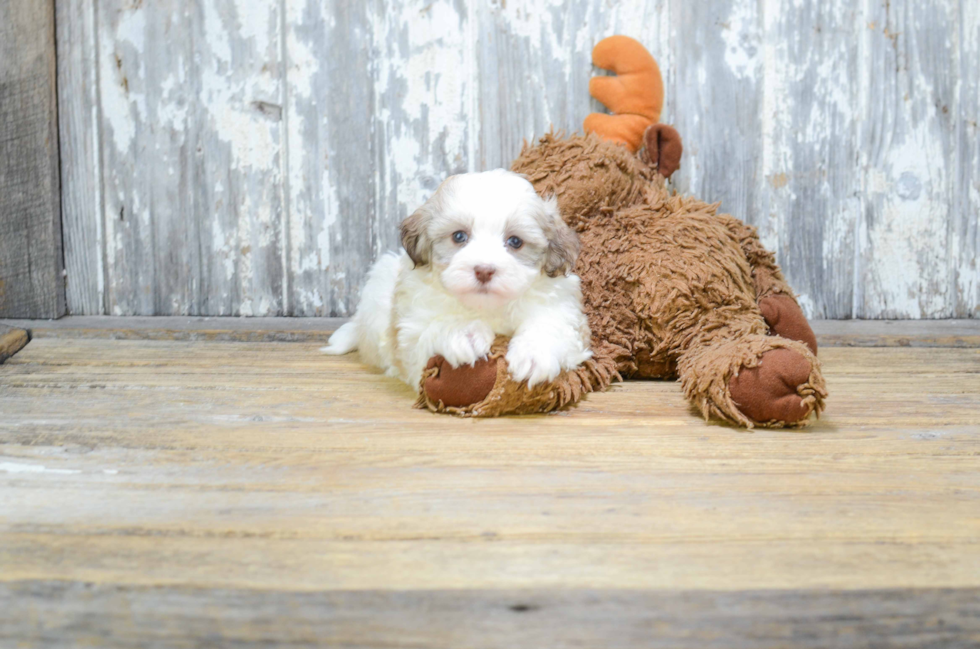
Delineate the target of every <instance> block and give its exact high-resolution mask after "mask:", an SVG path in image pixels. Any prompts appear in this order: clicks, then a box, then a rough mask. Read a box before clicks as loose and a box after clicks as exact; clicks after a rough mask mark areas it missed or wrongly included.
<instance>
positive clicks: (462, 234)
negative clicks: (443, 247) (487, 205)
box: [453, 230, 470, 243]
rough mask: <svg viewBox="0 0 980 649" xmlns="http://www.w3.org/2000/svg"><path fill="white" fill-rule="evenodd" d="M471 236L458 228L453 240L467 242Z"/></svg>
mask: <svg viewBox="0 0 980 649" xmlns="http://www.w3.org/2000/svg"><path fill="white" fill-rule="evenodd" d="M469 238H470V237H469V235H468V234H466V233H465V232H463V231H462V230H456V231H455V232H453V241H455V242H456V243H466V240H467V239H469Z"/></svg>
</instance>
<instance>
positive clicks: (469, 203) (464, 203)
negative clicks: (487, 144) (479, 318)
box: [402, 170, 579, 309]
mask: <svg viewBox="0 0 980 649" xmlns="http://www.w3.org/2000/svg"><path fill="white" fill-rule="evenodd" d="M402 245H403V246H404V247H405V250H406V251H407V252H408V254H409V256H410V257H411V258H412V261H414V262H415V265H416V266H431V267H433V268H434V269H435V270H436V271H437V272H438V273H439V278H440V280H441V282H442V285H443V287H444V288H445V289H446V290H447V291H448V292H449V293H451V294H453V295H455V296H456V297H457V298H458V299H459V300H460V301H461V302H462V303H463V304H465V305H467V306H469V307H470V308H476V309H492V308H499V307H501V306H503V305H505V304H506V303H507V302H509V301H511V300H513V299H515V298H517V297H518V296H520V295H521V294H522V293H524V291H525V290H527V288H528V287H529V286H530V285H531V283H532V282H534V280H535V279H537V278H538V277H540V276H541V275H542V274H545V275H548V276H551V277H556V276H558V275H561V274H564V273H567V272H568V271H570V270H571V268H572V267H573V266H574V265H575V259H576V257H577V256H578V250H579V244H578V237H577V236H576V234H575V233H574V232H573V231H572V230H571V229H570V228H569V227H568V226H566V225H565V222H564V221H563V220H562V218H561V216H560V215H559V213H558V205H557V203H556V201H555V200H554V199H553V198H552V199H550V200H547V201H545V200H542V199H541V197H539V196H538V195H537V194H536V193H535V191H534V188H533V187H532V186H531V183H529V182H528V181H527V180H525V179H524V178H523V177H521V176H519V175H517V174H515V173H512V172H509V171H504V170H495V171H487V172H484V173H473V174H461V175H458V176H451V177H450V178H448V179H447V180H446V181H445V182H444V183H442V185H440V186H439V189H437V190H436V193H435V194H434V195H433V196H432V198H430V199H429V200H428V201H427V202H426V203H425V205H423V206H422V207H421V208H419V209H418V210H417V211H416V212H415V213H414V214H412V215H411V216H410V217H408V218H407V219H405V221H404V222H403V223H402Z"/></svg>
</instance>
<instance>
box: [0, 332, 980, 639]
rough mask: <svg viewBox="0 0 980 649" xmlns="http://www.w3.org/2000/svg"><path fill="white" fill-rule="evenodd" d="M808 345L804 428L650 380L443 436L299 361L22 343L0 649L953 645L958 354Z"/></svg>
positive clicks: (13, 382) (276, 351)
mask: <svg viewBox="0 0 980 649" xmlns="http://www.w3.org/2000/svg"><path fill="white" fill-rule="evenodd" d="M821 356H822V358H823V362H824V368H825V372H826V375H827V380H828V386H829V388H830V391H831V393H832V395H833V400H832V401H831V406H830V409H829V410H828V411H827V413H826V416H825V417H824V418H823V419H822V420H821V421H820V422H818V423H817V424H815V425H814V426H813V427H812V428H810V429H808V430H807V431H805V432H792V431H772V430H760V431H755V432H752V433H748V432H745V431H740V430H736V429H733V428H730V427H727V426H720V425H715V424H705V423H704V422H703V421H701V420H700V419H699V418H698V417H697V416H696V414H694V413H693V412H692V411H691V410H690V409H689V408H688V406H687V404H686V403H685V401H684V398H683V395H682V394H681V391H680V388H679V386H678V384H677V383H675V382H631V383H626V384H623V385H620V386H617V387H615V388H614V389H612V390H611V391H609V392H607V393H603V394H597V395H591V396H590V397H589V398H588V399H587V400H586V401H585V402H584V403H582V404H581V405H580V406H579V407H577V408H575V409H573V410H571V411H569V412H565V413H558V414H553V415H547V416H534V417H523V418H504V419H495V420H487V421H475V420H459V419H455V418H450V417H440V416H433V415H431V414H430V413H427V412H423V411H418V410H413V409H411V407H410V404H411V401H412V393H411V390H410V389H408V388H407V387H406V386H404V385H401V384H400V383H398V382H397V381H395V380H393V379H389V378H386V377H383V376H381V375H379V374H378V373H376V372H374V371H371V370H369V369H367V368H365V367H363V366H361V365H360V363H359V362H358V359H357V356H356V355H351V356H346V357H339V358H338V357H327V356H323V355H320V354H317V353H316V345H314V344H302V343H291V344H279V343H255V344H253V343H232V342H228V343H222V342H173V341H112V340H83V339H44V338H40V339H36V340H35V341H34V342H32V343H31V345H30V346H28V347H27V348H25V349H24V350H23V351H22V352H21V353H19V354H17V356H15V357H13V358H12V359H10V360H9V361H8V362H7V363H6V364H5V365H3V366H2V367H0V412H3V413H4V416H3V417H2V418H0V440H2V442H0V486H2V488H3V492H4V493H5V495H7V496H8V497H6V498H4V499H2V500H0V602H2V603H3V605H2V606H0V622H2V623H0V630H2V631H0V638H2V639H3V640H5V641H9V642H14V641H22V642H26V643H27V644H41V645H42V646H68V645H70V644H71V643H72V642H73V641H77V639H78V638H80V637H89V638H91V637H98V638H102V639H107V638H108V639H111V640H112V641H113V642H114V643H117V644H119V645H121V646H131V645H134V644H139V643H140V642H143V643H151V642H152V643H154V644H157V645H161V646H186V645H193V644H195V642H201V641H204V639H205V638H207V639H208V641H209V642H215V643H218V642H219V641H220V643H223V644H225V645H229V644H236V643H237V644H244V645H246V646H249V643H252V644H251V646H265V645H266V644H269V643H273V644H274V641H273V640H272V638H273V635H274V634H277V633H278V634H280V635H281V638H282V639H283V641H281V642H280V644H283V643H284V642H285V639H290V640H293V641H295V643H296V644H298V645H300V646H305V644H311V643H313V640H314V639H316V638H317V637H321V636H317V635H316V634H318V633H326V634H327V635H325V636H322V638H325V639H329V640H331V641H333V642H334V643H335V644H340V645H345V643H346V646H364V647H374V646H437V647H443V646H445V647H449V646H472V647H479V646H489V645H488V644H487V643H490V642H491V640H495V639H496V638H493V637H491V635H489V630H490V629H495V630H497V631H499V632H500V633H503V634H504V636H503V637H511V638H514V639H515V640H523V641H522V642H515V643H512V644H510V645H508V646H573V644H574V642H573V640H574V638H575V637H576V635H577V634H578V633H585V634H586V635H585V636H581V637H585V638H591V639H593V640H594V642H589V643H586V644H587V646H622V647H633V646H649V645H650V637H659V638H662V643H661V646H740V645H739V644H738V643H736V642H734V640H733V641H731V642H724V641H726V640H732V639H737V640H738V641H739V642H740V643H741V646H765V647H770V646H786V645H787V644H791V645H793V646H813V647H818V646H819V647H838V646H845V647H846V646H886V647H887V646H943V647H945V646H970V644H971V643H975V642H976V638H977V636H976V634H977V633H978V628H977V618H976V616H975V615H973V614H972V612H973V611H975V608H976V597H977V593H978V592H980V550H978V547H977V543H976V539H977V535H978V534H980V518H978V517H977V515H976V512H977V511H978V510H980V473H978V472H977V470H976V469H977V459H976V458H977V453H978V452H980V447H978V440H980V435H978V433H980V428H978V424H977V421H976V413H977V411H978V408H980V397H978V395H980V349H942V348H938V349H937V348H933V349H915V348H892V349H847V348H836V349H825V350H822V352H821ZM869 404H873V406H869ZM517 613H521V614H522V616H523V617H522V616H518V615H516V614H517ZM3 616H7V617H6V618H4V617H3ZM243 616H245V617H243ZM246 618H247V619H246ZM940 619H941V621H940ZM726 625H728V626H729V627H730V628H728V629H726V628H725V627H726ZM588 629H591V631H587V630H588ZM624 630H628V631H629V632H625V631H624ZM3 633H6V634H7V635H6V636H4V635H2V634H3ZM588 633H592V634H594V635H588ZM528 634H529V635H528ZM719 634H721V635H719ZM603 639H605V641H604V642H603V641H602V640H603ZM552 640H554V642H552ZM42 641H43V642H42ZM323 641H324V642H325V641H326V640H323ZM559 641H560V642H559ZM616 643H619V644H616ZM807 643H809V644H807ZM848 643H850V644H848ZM496 646H500V644H499V643H496ZM578 646H581V644H580V645H578ZM655 646H656V645H655Z"/></svg>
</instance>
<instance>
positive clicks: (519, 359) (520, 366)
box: [507, 337, 561, 388]
mask: <svg viewBox="0 0 980 649" xmlns="http://www.w3.org/2000/svg"><path fill="white" fill-rule="evenodd" d="M507 369H509V370H510V376H511V378H512V379H514V380H515V381H517V382H520V381H524V380H527V387H529V388H532V387H534V386H535V385H537V384H538V383H544V382H546V381H554V380H555V379H556V378H558V375H559V374H561V359H560V358H559V356H558V354H555V353H554V351H553V350H552V349H551V348H550V346H549V345H547V344H546V343H542V341H534V340H533V339H531V338H520V337H518V338H514V339H512V340H511V341H510V348H509V349H508V350H507Z"/></svg>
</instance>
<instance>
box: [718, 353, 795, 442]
mask: <svg viewBox="0 0 980 649" xmlns="http://www.w3.org/2000/svg"><path fill="white" fill-rule="evenodd" d="M811 371H812V368H811V366H810V361H808V360H807V359H806V358H805V357H804V356H802V355H800V354H798V353H797V352H795V351H793V350H791V349H783V348H780V349H771V350H769V351H767V352H766V353H765V354H763V355H762V358H761V359H759V364H758V365H756V366H755V367H743V368H742V369H741V370H740V371H739V373H738V374H737V375H735V376H733V377H732V379H731V381H730V382H729V391H730V392H731V395H732V400H733V401H734V402H735V404H736V405H737V406H738V408H739V410H741V411H742V413H743V414H745V415H746V416H747V417H749V418H750V419H752V420H754V421H757V422H760V423H765V422H784V423H787V424H794V423H796V422H799V421H802V420H803V419H805V418H806V417H808V416H809V415H810V412H811V411H812V410H813V408H814V403H813V399H812V398H810V399H808V398H806V396H805V395H803V394H800V390H799V388H800V386H803V385H805V384H806V383H807V382H808V381H809V378H810V373H811Z"/></svg>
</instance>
